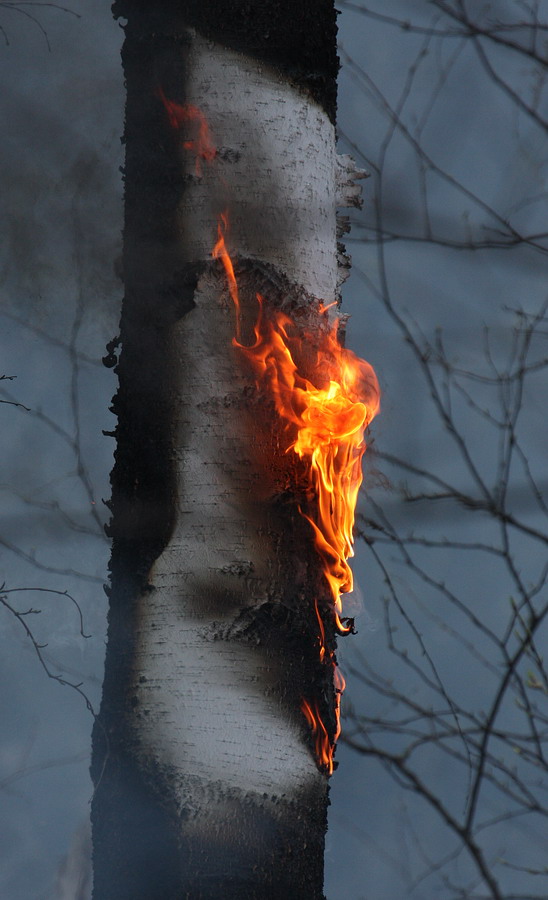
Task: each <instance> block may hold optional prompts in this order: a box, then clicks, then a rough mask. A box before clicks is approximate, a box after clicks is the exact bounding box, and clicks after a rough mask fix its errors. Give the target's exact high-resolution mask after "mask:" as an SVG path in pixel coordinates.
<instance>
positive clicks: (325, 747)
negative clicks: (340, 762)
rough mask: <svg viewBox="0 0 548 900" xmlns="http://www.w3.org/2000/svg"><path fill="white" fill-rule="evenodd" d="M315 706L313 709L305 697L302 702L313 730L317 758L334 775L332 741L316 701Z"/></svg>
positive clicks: (328, 772)
mask: <svg viewBox="0 0 548 900" xmlns="http://www.w3.org/2000/svg"><path fill="white" fill-rule="evenodd" d="M314 707H315V710H313V709H312V707H311V705H310V703H309V702H308V700H304V699H303V702H302V703H301V710H302V711H303V713H304V716H305V718H306V721H307V722H308V724H309V725H310V728H311V731H312V736H313V738H314V748H315V751H316V758H317V760H318V762H319V764H320V765H321V766H322V767H323V768H325V770H326V771H327V774H328V775H332V774H333V769H334V768H335V764H334V762H333V749H332V746H331V741H330V740H329V735H328V733H327V729H326V727H325V725H324V724H323V722H322V720H321V717H320V714H319V712H318V704H317V703H315V704H314Z"/></svg>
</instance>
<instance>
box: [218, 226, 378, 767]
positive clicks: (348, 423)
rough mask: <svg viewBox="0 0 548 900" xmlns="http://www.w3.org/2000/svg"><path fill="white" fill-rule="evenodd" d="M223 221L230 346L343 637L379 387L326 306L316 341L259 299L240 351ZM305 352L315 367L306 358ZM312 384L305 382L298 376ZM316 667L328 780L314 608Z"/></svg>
mask: <svg viewBox="0 0 548 900" xmlns="http://www.w3.org/2000/svg"><path fill="white" fill-rule="evenodd" d="M227 227H228V217H227V214H226V213H225V214H223V215H222V216H221V218H220V221H219V224H218V230H217V232H218V233H217V242H216V244H215V247H214V248H213V252H212V255H213V257H214V258H215V259H220V260H221V262H222V264H223V266H224V269H225V274H226V278H227V282H228V288H229V292H230V295H231V297H232V300H233V303H234V307H235V311H236V328H235V331H236V335H235V337H234V338H233V340H232V343H233V345H234V346H235V347H236V348H237V349H238V350H239V351H240V352H241V353H242V354H243V355H244V356H245V357H246V358H247V359H248V361H249V362H250V363H251V365H252V367H253V370H254V372H255V377H256V381H257V384H258V385H259V386H260V387H261V389H262V390H263V391H264V392H265V394H266V395H267V396H270V397H272V399H273V401H274V405H275V408H276V411H277V413H278V416H279V417H280V420H281V422H282V423H283V427H284V428H285V430H286V432H287V433H288V437H289V443H288V447H287V450H286V452H288V453H289V452H291V451H293V452H294V453H296V454H297V455H298V456H299V458H300V459H301V460H304V461H305V463H306V469H307V473H308V479H309V484H308V490H307V492H306V493H307V499H308V500H309V503H307V508H306V510H303V509H302V508H299V511H300V513H301V515H302V516H303V517H304V518H305V519H306V520H307V521H308V522H309V523H310V525H311V527H312V530H313V534H314V542H315V546H316V549H317V551H318V554H319V556H320V559H321V561H322V568H323V574H324V576H325V579H326V581H327V584H328V586H329V591H330V594H331V599H332V606H333V615H334V620H335V625H336V627H337V629H338V630H339V633H341V634H348V632H349V631H350V630H351V627H352V626H351V625H347V624H345V622H344V621H343V618H342V616H343V608H342V595H343V594H345V593H348V592H350V591H352V589H353V576H352V570H351V568H350V566H349V564H348V559H349V557H351V556H352V555H353V542H354V539H353V528H354V513H355V508H356V502H357V498H358V492H359V489H360V485H361V483H362V478H363V476H362V470H361V460H362V456H363V454H364V451H365V448H366V444H365V440H364V433H365V429H366V428H367V426H368V425H369V423H370V422H371V420H372V419H373V417H374V416H375V415H376V413H377V412H378V409H379V388H378V383H377V379H376V376H375V373H374V371H373V369H372V368H371V366H370V365H369V363H367V362H365V360H363V359H360V358H359V357H358V356H356V355H355V354H354V353H352V351H350V350H347V349H346V348H345V347H343V346H341V343H340V340H339V327H340V319H339V318H338V317H336V316H335V317H333V318H331V319H330V318H329V311H330V310H329V307H325V306H322V305H320V306H319V309H318V316H317V322H316V323H315V326H316V327H315V329H314V333H312V331H311V329H310V328H308V329H307V328H302V327H298V326H297V324H296V323H295V322H294V321H293V320H292V319H291V318H290V316H289V315H287V314H286V313H285V312H283V311H282V310H279V309H276V310H272V309H270V310H268V311H267V310H266V307H265V303H264V300H263V298H262V297H261V295H260V294H257V303H258V315H257V320H256V323H255V327H254V340H253V342H252V343H251V344H249V345H245V344H243V343H242V342H241V306H240V299H239V294H238V284H237V280H236V277H235V274H234V267H233V264H232V260H231V258H230V255H229V253H228V250H227V248H226V242H225V233H226V230H227ZM311 352H312V359H311ZM305 369H306V371H307V372H308V373H309V375H310V377H308V375H307V374H305V371H304V370H305ZM315 611H316V617H317V620H318V626H319V653H320V659H321V661H322V662H324V663H326V664H329V665H331V666H332V668H333V678H334V686H335V694H336V702H335V716H336V723H337V725H336V731H335V735H334V740H333V742H330V740H329V736H328V733H327V730H326V728H325V726H324V724H323V722H322V720H321V717H320V714H319V712H318V709H317V706H316V708H315V710H314V709H313V708H312V707H311V705H310V704H309V703H308V701H306V700H303V703H302V707H301V709H302V711H303V713H304V715H305V717H306V719H307V721H308V723H309V724H310V727H311V728H312V732H313V736H314V741H315V749H316V756H317V759H318V762H319V763H320V765H321V766H322V767H324V768H325V769H326V771H327V772H328V773H329V774H331V772H332V771H333V751H334V745H335V743H336V741H337V738H338V737H339V734H340V730H341V726H340V697H341V694H342V692H343V690H344V687H345V682H344V678H343V676H342V674H341V672H340V670H339V668H338V667H337V663H336V660H335V655H334V652H333V651H332V650H329V649H328V648H327V647H326V643H325V628H324V623H323V619H322V615H321V613H320V610H319V607H318V601H317V600H316V602H315Z"/></svg>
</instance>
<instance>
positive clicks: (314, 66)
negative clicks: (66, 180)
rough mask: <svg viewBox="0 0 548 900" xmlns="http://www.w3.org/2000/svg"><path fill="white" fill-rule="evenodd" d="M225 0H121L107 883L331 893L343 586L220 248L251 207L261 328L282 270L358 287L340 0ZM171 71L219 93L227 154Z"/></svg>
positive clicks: (281, 293) (320, 289) (100, 823)
mask: <svg viewBox="0 0 548 900" xmlns="http://www.w3.org/2000/svg"><path fill="white" fill-rule="evenodd" d="M130 6H132V9H131V10H130V9H129V7H130ZM205 6H206V10H205V11H204V9H203V8H202V7H200V6H198V5H196V6H195V5H194V4H193V3H187V4H167V3H165V4H158V5H155V6H154V9H153V10H150V9H147V7H146V5H145V4H144V3H142V4H139V3H138V4H129V3H124V2H119V3H118V4H116V10H117V12H118V14H120V15H126V16H127V17H128V24H127V26H126V43H125V48H124V54H123V56H124V67H125V73H126V83H127V108H126V132H125V140H126V170H125V178H126V222H125V233H124V244H125V251H124V267H125V285H126V296H125V301H124V308H123V313H122V320H121V344H122V351H121V355H120V360H119V364H118V374H119V379H120V388H119V391H118V394H117V397H116V398H115V401H114V409H115V412H116V413H117V415H118V422H119V424H118V427H117V452H116V463H115V468H114V471H113V475H112V488H113V500H112V503H113V520H112V526H111V530H112V537H113V553H112V560H111V589H110V613H109V637H108V646H107V659H106V668H105V683H104V691H103V701H102V707H101V713H100V716H99V719H98V722H97V724H96V728H95V733H94V752H93V776H94V780H95V784H96V791H95V796H94V803H93V814H92V819H93V828H94V868H95V878H94V894H93V896H94V898H95V900H114V898H115V900H125V898H127V900H129V898H131V900H140V898H143V900H144V898H147V900H150V898H156V897H157V898H162V900H170V898H178V900H180V898H182V897H191V898H199V897H204V898H215V897H221V896H223V897H225V898H248V897H249V898H255V897H257V898H270V897H271V898H279V897H281V896H284V895H286V896H288V897H295V898H297V897H298V898H305V900H306V898H314V900H317V898H321V897H323V892H322V883H323V844H324V834H325V827H326V807H327V784H326V779H325V776H324V774H323V773H322V772H320V771H319V769H318V766H317V764H316V760H315V757H314V752H313V746H312V742H311V737H310V733H309V729H308V726H307V724H306V721H305V720H304V718H303V716H302V713H301V711H300V703H301V699H302V697H303V695H305V694H308V696H310V695H311V693H312V694H315V695H316V696H318V697H320V698H321V703H323V705H324V707H325V718H326V721H327V722H328V723H329V727H330V728H331V729H333V728H334V722H333V719H332V707H333V702H332V701H333V685H332V683H331V671H330V670H329V671H328V670H326V668H325V666H324V667H322V666H321V665H320V663H319V660H318V652H317V634H316V631H317V625H316V621H315V615H314V612H313V608H314V607H313V604H314V597H315V596H316V597H317V596H318V595H321V594H322V592H325V587H324V586H323V585H322V582H321V577H320V575H319V567H318V560H317V558H316V556H315V553H314V551H313V549H312V540H311V534H310V529H309V526H308V525H307V523H306V522H304V520H303V519H302V517H301V516H300V515H299V513H298V510H297V505H296V497H295V490H296V488H295V486H296V485H297V484H298V472H297V471H296V469H295V466H294V464H293V463H292V462H291V460H290V458H289V457H288V456H287V455H286V454H285V453H284V449H285V448H284V445H283V435H281V434H280V432H279V429H278V428H277V425H276V421H275V418H274V416H273V413H272V410H271V409H270V407H269V405H268V403H265V401H264V398H262V397H260V396H259V395H258V393H257V391H256V390H255V388H254V386H253V382H252V379H251V376H250V373H249V372H247V371H246V370H245V367H243V366H242V364H241V361H240V360H238V358H237V354H236V353H235V350H234V348H233V347H232V343H231V339H232V336H233V334H234V310H233V308H232V303H231V300H230V298H229V296H228V293H227V290H226V286H225V281H224V275H223V272H222V270H221V267H220V266H219V264H218V263H216V262H214V261H212V259H211V250H212V247H213V244H214V242H215V238H216V225H217V219H218V216H219V214H220V213H221V212H222V211H223V210H225V209H228V211H229V216H230V233H229V238H228V240H229V244H230V247H231V250H232V254H233V257H234V259H235V263H236V270H237V275H238V279H239V282H240V288H241V295H242V303H243V332H244V338H245V335H246V334H247V335H248V336H249V335H250V334H251V330H252V325H253V322H254V318H255V316H256V297H255V295H256V292H257V291H260V292H261V293H263V294H264V295H265V297H266V298H267V299H268V302H271V303H274V304H277V305H280V304H285V305H289V306H290V307H291V308H292V309H293V311H294V312H295V311H296V312H297V314H301V315H303V316H307V315H310V314H313V310H314V309H315V308H316V306H317V304H318V301H320V300H321V301H323V302H324V303H325V302H332V301H333V300H334V299H335V298H336V296H337V288H338V271H337V241H336V231H337V222H336V204H337V202H339V203H345V202H348V203H351V202H354V200H355V185H354V178H353V172H352V166H351V164H350V163H349V161H348V160H342V161H340V160H339V161H337V158H336V155H335V133H334V124H333V117H334V79H335V73H336V56H335V46H334V42H335V20H334V10H333V7H332V4H331V2H328V0H325V2H324V0H322V2H312V0H310V2H308V0H307V2H305V3H304V4H301V5H300V6H301V7H302V8H300V9H299V11H298V12H297V13H295V9H294V5H293V4H292V3H291V2H289V0H283V2H276V3H274V2H270V3H262V4H261V5H260V6H258V5H257V6H255V5H254V4H249V3H243V2H216V3H213V2H212V3H210V4H205ZM295 19H297V22H296V21H295ZM244 26H245V27H244ZM246 43H247V45H248V46H247V48H246V47H245V44H246ZM244 50H247V52H244ZM160 90H161V91H163V92H164V94H165V95H166V96H168V97H170V98H171V99H173V100H175V101H177V102H179V103H181V104H182V103H185V104H189V103H190V104H193V106H195V107H197V108H199V109H200V110H201V112H202V113H203V115H204V116H205V119H206V120H207V122H208V126H209V129H210V136H211V141H212V143H213V145H214V147H215V154H214V156H213V158H212V159H211V160H210V162H209V163H206V162H205V161H204V160H200V159H197V158H196V148H195V146H190V147H189V146H186V147H185V146H184V145H185V143H186V144H187V145H188V144H189V143H190V144H192V141H190V142H189V140H187V141H186V142H185V141H184V140H183V137H184V135H182V134H180V133H178V132H176V131H173V130H172V129H170V126H169V122H168V117H167V115H166V110H165V109H164V107H163V105H162V103H161V102H160V100H159V91H160ZM187 138H188V135H187ZM337 190H338V191H339V193H338V194H337ZM311 311H312V313H311ZM328 639H329V640H331V641H332V640H333V639H334V638H333V635H332V634H331V635H329V636H328Z"/></svg>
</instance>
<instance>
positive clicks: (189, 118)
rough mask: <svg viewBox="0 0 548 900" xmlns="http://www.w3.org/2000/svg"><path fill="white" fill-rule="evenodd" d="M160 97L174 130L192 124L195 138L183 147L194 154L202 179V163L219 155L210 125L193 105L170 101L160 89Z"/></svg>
mask: <svg viewBox="0 0 548 900" xmlns="http://www.w3.org/2000/svg"><path fill="white" fill-rule="evenodd" d="M158 96H159V97H160V100H161V101H162V103H163V104H164V107H165V109H166V112H167V114H168V118H169V124H170V125H171V127H172V128H174V129H175V130H176V131H179V130H180V128H181V127H182V126H183V125H184V124H186V123H190V126H191V131H192V132H193V134H194V136H193V137H192V138H191V139H187V140H184V141H183V142H182V146H183V147H184V149H185V150H191V151H192V152H193V153H194V156H195V172H196V175H197V176H198V178H201V177H202V173H203V168H202V161H203V162H211V161H212V160H213V159H215V157H216V155H217V148H216V147H215V144H214V143H213V141H212V140H211V135H210V133H209V125H208V124H207V120H206V118H205V116H204V114H203V112H202V111H201V109H199V108H198V107H197V106H194V104H193V103H185V104H181V103H176V102H175V100H168V98H167V97H166V95H165V94H164V92H163V90H162V88H158Z"/></svg>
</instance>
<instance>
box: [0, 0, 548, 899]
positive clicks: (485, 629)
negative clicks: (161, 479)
mask: <svg viewBox="0 0 548 900" xmlns="http://www.w3.org/2000/svg"><path fill="white" fill-rule="evenodd" d="M338 6H339V8H340V10H341V15H340V17H339V28H340V57H341V64H342V69H341V74H340V82H339V116H338V131H339V139H340V149H341V152H350V153H352V154H353V155H354V157H355V158H356V160H357V162H358V164H359V165H361V166H362V167H363V168H365V169H367V170H368V172H369V174H370V178H369V179H368V180H367V181H365V182H364V198H365V202H364V207H363V210H362V211H358V212H353V213H352V216H351V220H352V230H351V232H350V234H349V236H348V237H347V240H346V245H347V249H348V250H349V252H350V253H351V255H352V257H353V269H352V275H351V277H350V279H349V281H348V282H347V283H346V285H345V287H344V289H343V311H344V312H346V313H349V314H350V315H351V319H350V322H349V325H348V330H347V343H348V345H349V346H350V347H352V349H354V350H355V351H356V352H358V353H359V354H360V355H362V356H364V357H365V358H366V359H368V360H369V361H370V362H371V363H372V364H373V365H374V367H375V369H376V371H377V373H378V376H379V379H380V382H381V387H382V391H383V398H382V412H381V415H380V416H379V417H378V419H377V420H376V421H375V423H374V425H373V427H372V429H371V434H370V436H369V449H368V452H367V454H366V464H365V481H364V491H363V493H362V497H361V499H360V503H359V517H358V523H357V524H358V536H357V539H356V555H355V559H354V571H355V574H356V580H357V589H356V591H355V594H354V597H353V598H352V599H351V600H350V603H349V608H348V613H349V614H356V617H357V618H356V625H357V629H358V634H357V635H356V636H354V637H349V638H347V639H342V640H341V646H340V654H339V657H340V663H341V666H342V669H343V671H344V673H345V675H346V678H347V683H348V684H347V691H346V693H345V697H344V701H343V705H344V721H343V738H342V740H341V742H340V744H339V748H338V750H337V760H338V761H339V764H340V765H339V768H338V771H337V772H336V773H335V774H334V776H333V778H332V781H331V786H332V791H331V800H332V805H331V807H330V819H329V821H330V825H329V831H328V836H327V852H326V894H327V897H328V900H396V898H398V900H399V898H413V900H434V898H441V900H453V898H455V900H457V898H467V900H468V898H495V900H496V898H504V900H511V898H516V900H518V898H539V900H541V898H545V897H546V896H547V895H548V884H547V881H548V870H547V868H546V839H545V835H546V812H547V797H546V792H547V786H548V782H547V779H546V753H547V747H546V739H547V724H548V723H547V704H546V699H547V693H548V684H547V679H546V670H545V666H544V661H543V653H545V648H546V639H547V625H546V612H547V609H548V601H547V596H546V594H547V591H546V579H547V575H548V564H547V559H548V554H547V545H548V521H547V518H548V517H547V514H548V496H547V492H546V487H547V483H548V476H547V474H546V446H547V443H548V426H547V416H546V403H547V398H548V380H547V365H548V347H547V342H546V336H547V333H548V319H547V314H546V308H547V307H546V304H547V300H548V287H547V278H546V258H547V253H548V228H547V225H546V222H547V217H546V198H547V194H548V183H547V175H548V153H547V150H546V147H547V141H546V132H547V130H548V103H547V95H548V89H547V85H546V76H547V66H548V0H523V2H521V0H513V2H505V0H495V2H491V3H483V2H481V0H473V2H472V0H468V2H466V0H405V2H404V0H371V2H365V0H364V2H362V0H356V2H342V0H341V2H339V4H338ZM122 38H123V33H122V30H121V29H120V28H119V26H118V25H117V24H116V22H114V20H113V19H112V17H111V13H110V4H109V3H108V2H100V3H97V2H96V0H95V2H90V0H74V2H71V3H70V6H69V7H66V8H63V7H60V6H56V5H54V4H39V3H37V4H28V3H15V2H10V3H5V2H0V67H1V74H2V84H3V91H2V93H1V94H0V107H1V116H2V121H3V124H4V128H3V135H4V137H3V140H2V142H1V145H0V154H1V156H2V167H1V170H0V171H1V176H0V177H1V179H2V191H1V192H0V204H1V206H2V221H3V234H4V240H3V242H2V245H1V246H0V267H1V268H0V272H1V288H0V303H1V320H0V321H1V330H0V337H1V343H2V356H1V363H0V375H1V376H4V377H3V380H2V381H0V389H1V393H0V399H1V400H2V403H1V404H0V417H1V421H2V429H1V431H0V439H1V441H2V450H1V459H2V474H1V476H0V491H1V497H2V505H1V512H0V550H1V558H0V573H1V574H0V583H1V582H4V587H3V589H2V591H1V593H0V598H1V605H0V641H1V652H0V670H1V677H2V685H3V689H2V692H1V694H0V704H1V713H0V722H1V735H0V806H1V808H2V815H1V816H0V848H1V849H0V855H1V858H2V865H1V867H0V895H1V896H2V897H7V898H8V897H9V898H10V900H53V898H54V900H67V898H74V900H76V897H77V896H78V897H80V896H81V897H82V898H83V897H84V896H85V886H84V885H81V889H82V893H81V895H80V894H78V895H76V894H75V888H74V886H73V885H74V881H71V880H70V879H71V876H70V873H69V872H68V871H67V870H66V866H65V869H63V866H64V859H65V857H66V854H67V852H68V851H69V848H70V847H71V845H74V844H75V843H76V844H78V842H79V841H81V840H82V834H83V829H84V823H85V821H86V818H87V816H88V812H89V801H90V796H91V783H90V780H89V775H88V765H89V747H90V733H91V726H92V715H91V712H90V709H89V706H90V705H91V707H92V708H97V706H98V704H99V700H100V685H101V674H102V665H103V655H104V639H105V630H106V597H105V594H104V592H103V584H104V582H105V579H106V567H107V562H108V553H109V548H108V542H107V540H106V538H105V536H104V532H103V528H102V526H103V524H104V522H105V521H106V520H107V518H108V510H107V509H106V507H105V506H104V504H103V498H104V499H105V500H106V499H108V496H109V484H108V477H109V471H110V468H111V465H112V452H113V441H112V439H111V438H110V437H108V436H104V435H103V433H102V432H103V431H107V432H108V431H110V430H112V428H113V427H114V419H113V416H112V415H111V414H110V412H109V405H110V399H111V397H112V394H113V393H114V390H115V376H114V375H113V373H112V370H111V369H108V368H106V367H105V366H104V365H103V364H102V362H101V359H102V357H104V356H105V354H106V350H105V347H106V344H107V343H108V342H109V341H111V340H112V339H113V338H114V336H115V335H116V334H117V327H118V317H119V310H120V303H121V297H122V285H121V282H120V280H119V278H118V276H117V274H116V273H117V271H119V259H120V254H121V228H122V182H121V176H120V172H119V167H120V166H121V165H122V164H123V148H122V146H121V143H120V135H121V132H122V127H123V103H124V88H123V78H122V69H121V63H120V57H119V51H120V46H121V42H122ZM48 673H49V676H50V677H48ZM51 676H54V677H51ZM69 884H70V885H72V887H69V886H68V885H69ZM71 891H72V893H71Z"/></svg>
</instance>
